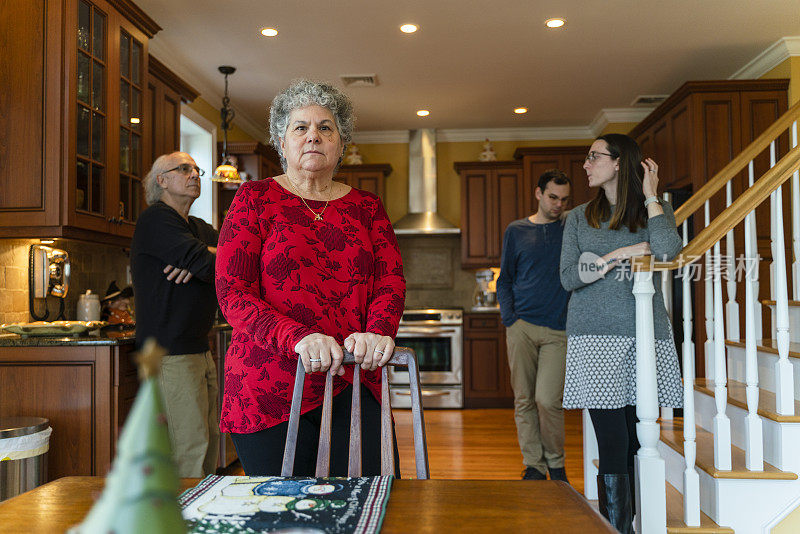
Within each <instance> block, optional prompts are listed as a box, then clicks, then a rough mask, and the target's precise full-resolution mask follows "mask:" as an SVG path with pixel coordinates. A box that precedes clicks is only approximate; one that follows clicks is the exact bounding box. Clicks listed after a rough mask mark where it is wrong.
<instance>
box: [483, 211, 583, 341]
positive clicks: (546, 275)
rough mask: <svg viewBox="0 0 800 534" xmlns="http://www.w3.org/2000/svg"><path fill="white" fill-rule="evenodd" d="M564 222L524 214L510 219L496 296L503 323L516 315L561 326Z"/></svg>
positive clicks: (509, 322) (563, 325)
mask: <svg viewBox="0 0 800 534" xmlns="http://www.w3.org/2000/svg"><path fill="white" fill-rule="evenodd" d="M563 234H564V224H563V222H562V221H556V222H552V223H548V224H534V223H532V222H531V221H530V220H529V219H528V218H527V217H526V218H525V219H519V220H517V221H514V222H512V223H511V224H509V225H508V228H506V232H505V235H504V237H503V255H502V257H501V259H500V276H498V278H497V300H498V302H499V303H500V316H501V318H502V320H503V324H504V325H506V326H511V325H512V324H514V322H515V321H516V320H517V319H522V320H524V321H526V322H529V323H531V324H535V325H538V326H546V327H548V328H552V329H554V330H564V329H565V328H566V321H567V303H568V302H569V293H567V292H566V291H565V290H564V288H563V287H562V286H561V280H560V279H559V260H560V258H561V239H562V237H563Z"/></svg>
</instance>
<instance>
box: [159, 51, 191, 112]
mask: <svg viewBox="0 0 800 534" xmlns="http://www.w3.org/2000/svg"><path fill="white" fill-rule="evenodd" d="M148 70H149V72H150V74H152V75H153V76H154V77H155V78H157V79H158V80H159V81H161V82H163V83H164V84H166V85H167V87H169V88H170V89H172V90H173V91H175V92H176V93H178V94H179V95H180V97H181V100H183V101H184V102H187V103H189V102H193V101H194V99H195V98H197V97H198V96H199V95H200V91H198V90H197V89H195V88H194V87H192V86H191V85H189V84H188V83H186V82H185V81H183V80H182V79H181V78H179V77H178V75H177V74H175V73H174V72H172V71H171V70H169V69H168V68H167V67H166V65H164V64H163V63H161V62H160V61H159V60H158V59H157V58H156V57H154V56H152V55H151V56H150V57H149V59H148Z"/></svg>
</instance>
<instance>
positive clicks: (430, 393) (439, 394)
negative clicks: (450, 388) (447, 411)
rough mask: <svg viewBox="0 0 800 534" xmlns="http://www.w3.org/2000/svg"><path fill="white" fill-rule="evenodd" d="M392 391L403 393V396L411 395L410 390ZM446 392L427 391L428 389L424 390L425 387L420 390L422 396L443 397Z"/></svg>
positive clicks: (396, 393) (397, 393) (398, 393)
mask: <svg viewBox="0 0 800 534" xmlns="http://www.w3.org/2000/svg"><path fill="white" fill-rule="evenodd" d="M394 393H395V395H403V396H406V397H410V396H411V392H410V391H405V390H395V391H394ZM447 394H448V392H447V391H429V390H425V389H423V390H422V396H423V397H444V396H445V395H447Z"/></svg>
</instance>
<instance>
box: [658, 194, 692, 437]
mask: <svg viewBox="0 0 800 534" xmlns="http://www.w3.org/2000/svg"><path fill="white" fill-rule="evenodd" d="M662 196H663V198H664V200H666V201H667V202H672V194H670V193H668V192H666V191H664V194H663V195H662ZM684 222H685V221H684ZM684 246H686V244H685V243H684ZM672 284H673V279H672V271H662V272H661V296H663V297H664V308H665V309H666V310H667V317H669V321H670V323H674V317H673V313H672ZM674 418H675V412H674V410H673V409H672V407H670V406H662V407H661V420H662V421H671V420H672V419H674Z"/></svg>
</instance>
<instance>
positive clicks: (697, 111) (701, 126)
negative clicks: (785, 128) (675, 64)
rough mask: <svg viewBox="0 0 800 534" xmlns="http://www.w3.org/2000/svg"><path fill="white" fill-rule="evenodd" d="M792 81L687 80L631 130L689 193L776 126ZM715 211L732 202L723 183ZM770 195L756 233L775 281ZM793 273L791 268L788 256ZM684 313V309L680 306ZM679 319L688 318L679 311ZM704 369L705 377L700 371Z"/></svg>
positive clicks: (738, 238)
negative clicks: (772, 267)
mask: <svg viewBox="0 0 800 534" xmlns="http://www.w3.org/2000/svg"><path fill="white" fill-rule="evenodd" d="M788 85H789V81H788V80H724V81H708V82H687V83H685V84H683V85H682V86H681V87H680V88H679V89H678V90H677V91H675V92H674V93H673V94H672V95H670V97H669V98H667V100H665V101H664V102H663V103H662V104H661V105H660V106H658V107H657V108H656V109H655V110H654V111H653V112H652V113H651V114H650V115H648V116H647V117H645V119H644V120H642V122H640V123H639V124H638V125H636V127H634V128H633V130H631V132H630V135H631V136H632V137H633V138H634V139H636V140H637V141H638V143H639V145H640V146H641V148H642V153H643V156H644V157H652V158H653V159H655V160H656V161H657V162H658V164H659V169H658V176H659V181H660V182H661V183H660V184H659V188H660V189H661V188H662V184H663V189H664V190H681V191H682V192H683V193H684V195H683V196H688V195H690V194H691V193H694V192H696V191H697V190H698V189H700V187H702V186H703V185H704V184H705V183H706V182H707V181H708V180H709V179H711V178H712V177H713V176H714V175H715V174H716V173H717V172H719V171H720V170H721V169H722V168H723V167H724V166H725V165H726V164H727V163H728V162H730V161H731V160H732V159H733V158H734V156H736V155H737V154H739V153H740V152H741V151H742V149H744V148H745V147H746V146H747V145H748V144H750V143H751V142H752V141H753V140H754V139H755V138H756V137H758V135H760V134H761V132H763V131H764V130H765V129H766V128H767V127H769V126H770V125H771V124H772V123H773V122H774V121H775V120H776V119H778V117H780V116H781V115H782V114H783V113H784V112H786V110H787V107H788V100H787V88H788ZM788 143H789V139H788V135H786V134H785V135H783V136H781V137H780V138H779V140H778V143H777V146H776V149H777V150H776V151H777V156H778V158H780V157H781V156H782V155H783V154H785V153H786V152H787V150H788V146H789V144H788ZM753 166H754V171H755V174H754V175H755V178H756V179H758V177H760V176H761V175H762V174H763V173H764V172H765V171H766V170H767V169H768V168H769V149H767V150H765V151H764V152H762V153H761V154H760V155H759V156H758V157H756V158H755V160H754V165H753ZM747 174H748V173H747V169H746V168H745V170H744V171H743V172H741V173H740V174H739V175H738V176H736V177H735V178H734V179H733V180H732V182H731V184H732V196H733V198H734V199H735V198H736V197H737V196H739V195H740V194H741V193H742V192H743V191H744V190H745V189H746V188H747V187H748V177H747ZM783 202H784V206H783V213H784V214H788V213H791V195H790V194H788V188H786V187H785V188H784V194H783ZM709 204H710V208H711V217H712V218H713V217H715V216H716V215H718V214H719V213H720V212H721V211H722V210H723V209H724V207H725V189H724V188H723V189H722V190H721V191H720V192H718V193H717V194H716V195H715V196H713V197H712V198H711V200H710V202H709ZM769 204H770V203H769V202H765V203H763V204H762V205H761V206H760V207H759V208H757V209H756V225H757V228H756V235H757V236H758V255H759V256H760V257H761V259H762V260H763V261H760V262H759V277H760V279H761V280H769V276H770V275H769V268H770V264H771V263H772V251H771V246H770V235H771V232H770V212H769ZM690 224H692V226H693V228H694V232H693V233H691V229H690V236H689V237H690V238H691V237H692V235H697V233H699V232H700V230H702V229H703V228H704V227H705V221H704V219H703V216H702V210H700V212H699V214H697V215H696V216H694V217H693V218H692V219H690ZM784 225H785V227H784V235H786V236H791V235H792V233H791V217H786V216H784ZM743 233H744V232H743V230H742V226H741V225H739V226H737V227H736V228H735V229H734V242H735V254H736V255H739V254H741V253H742V252H743V251H744V241H743ZM785 257H786V259H787V262H791V258H792V250H791V239H787V240H786V256H785ZM787 272H791V268H790V266H789V265H788V263H787ZM694 292H695V310H694V316H695V317H703V315H704V313H705V312H704V297H703V295H704V292H705V285H704V283H703V282H702V281H700V282H698V283H696V284H695V287H694ZM760 292H761V293H760V295H759V299H760V300H764V299H769V298H770V284H769V283H762V284H761V286H760ZM736 294H737V295H739V298H740V300H741V298H743V295H744V294H745V287H744V280H741V281H739V287H738V288H737V292H736ZM675 313H677V314H680V310H679V309H678V310H676V312H675ZM739 315H740V320H741V323H740V325H739V332H744V313H740V314H739ZM676 322H677V323H678V324H680V320H679V318H678V317H677V316H676ZM770 322H771V317H770V313H769V309H767V308H766V307H765V308H764V311H763V316H762V324H763V325H764V329H763V330H764V332H769V331H770V328H769V325H770ZM694 339H695V346H702V344H703V343H704V342H705V339H706V332H705V326H704V324H703V321H695V338H694ZM697 363H698V373H699V372H702V366H703V362H702V358H698V361H697ZM698 376H700V375H699V374H698Z"/></svg>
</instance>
